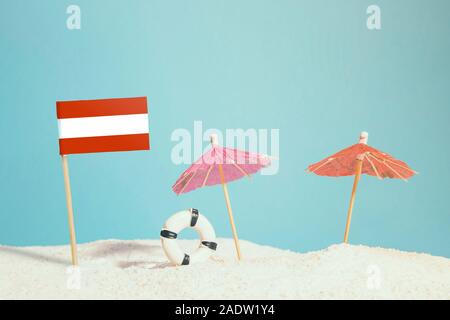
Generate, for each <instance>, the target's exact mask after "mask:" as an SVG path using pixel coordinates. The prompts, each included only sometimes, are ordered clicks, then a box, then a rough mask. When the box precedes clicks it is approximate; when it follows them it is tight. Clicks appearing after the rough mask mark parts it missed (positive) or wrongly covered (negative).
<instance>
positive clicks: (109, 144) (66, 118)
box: [56, 97, 150, 155]
mask: <svg viewBox="0 0 450 320" xmlns="http://www.w3.org/2000/svg"><path fill="white" fill-rule="evenodd" d="M56 111H57V117H58V127H59V153H60V154H61V155H66V154H73V153H92V152H112V151H132V150H150V134H149V126H148V111H147V98H146V97H138V98H119V99H101V100H80V101H58V102H56Z"/></svg>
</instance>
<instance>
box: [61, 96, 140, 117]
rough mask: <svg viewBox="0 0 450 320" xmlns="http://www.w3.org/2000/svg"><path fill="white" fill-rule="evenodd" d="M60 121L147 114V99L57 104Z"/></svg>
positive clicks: (64, 102) (82, 101) (62, 102)
mask: <svg viewBox="0 0 450 320" xmlns="http://www.w3.org/2000/svg"><path fill="white" fill-rule="evenodd" d="M56 113H57V116H58V119H66V118H83V117H100V116H117V115H123V114H142V113H147V97H138V98H118V99H101V100H79V101H58V102H56Z"/></svg>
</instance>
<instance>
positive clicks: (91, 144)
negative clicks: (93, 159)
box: [59, 133, 150, 154]
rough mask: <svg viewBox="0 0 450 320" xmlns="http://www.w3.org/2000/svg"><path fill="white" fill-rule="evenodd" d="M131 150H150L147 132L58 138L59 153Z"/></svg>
mask: <svg viewBox="0 0 450 320" xmlns="http://www.w3.org/2000/svg"><path fill="white" fill-rule="evenodd" d="M133 150H150V135H149V134H148V133H144V134H127V135H118V136H104V137H87V138H69V139H59V153H60V154H74V153H93V152H113V151H133Z"/></svg>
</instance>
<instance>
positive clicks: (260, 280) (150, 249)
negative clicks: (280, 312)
mask: <svg viewBox="0 0 450 320" xmlns="http://www.w3.org/2000/svg"><path fill="white" fill-rule="evenodd" d="M197 243H198V241H195V240H184V241H183V240H180V244H181V245H182V246H183V247H185V248H189V249H192V248H193V247H195V246H196V245H197ZM218 244H219V246H218V251H217V253H216V254H215V255H214V256H213V257H212V258H211V259H210V260H209V261H207V262H205V263H203V264H200V265H194V266H182V267H173V266H171V265H169V264H168V263H167V260H166V258H165V256H164V254H163V252H162V249H161V246H160V241H159V240H136V241H120V240H107V241H97V242H93V243H86V244H82V245H79V258H80V264H81V268H80V273H77V271H75V272H74V271H73V270H71V269H70V268H68V267H69V266H70V263H69V260H68V259H69V253H70V252H69V248H68V246H58V247H24V248H22V247H21V248H19V247H8V246H0V299H18V298H20V299H80V298H81V299H450V259H446V258H442V257H434V256H431V255H428V254H418V253H407V252H401V251H398V250H392V249H382V248H370V247H365V246H354V245H344V244H340V245H333V246H331V247H329V248H327V249H325V250H321V251H316V252H310V253H305V254H300V253H295V252H290V251H285V250H280V249H276V248H272V247H267V246H260V245H257V244H254V243H251V242H247V241H242V242H241V246H242V252H243V254H244V260H243V261H242V262H237V261H236V260H235V258H234V251H233V243H232V241H231V240H229V239H218ZM79 285H80V288H79V289H78V286H79Z"/></svg>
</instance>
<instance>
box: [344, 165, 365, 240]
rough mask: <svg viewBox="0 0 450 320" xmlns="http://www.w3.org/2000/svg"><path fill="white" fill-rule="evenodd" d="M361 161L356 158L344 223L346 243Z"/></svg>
mask: <svg viewBox="0 0 450 320" xmlns="http://www.w3.org/2000/svg"><path fill="white" fill-rule="evenodd" d="M362 163H363V162H362V160H359V159H357V160H356V168H355V180H354V181H353V189H352V196H351V198H350V206H349V208H348V213H347V224H346V225H345V234H344V243H348V233H349V231H350V223H351V220H352V212H353V205H354V203H355V195H356V188H358V182H359V179H360V177H361V170H362Z"/></svg>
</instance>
